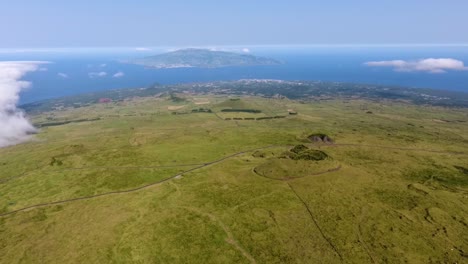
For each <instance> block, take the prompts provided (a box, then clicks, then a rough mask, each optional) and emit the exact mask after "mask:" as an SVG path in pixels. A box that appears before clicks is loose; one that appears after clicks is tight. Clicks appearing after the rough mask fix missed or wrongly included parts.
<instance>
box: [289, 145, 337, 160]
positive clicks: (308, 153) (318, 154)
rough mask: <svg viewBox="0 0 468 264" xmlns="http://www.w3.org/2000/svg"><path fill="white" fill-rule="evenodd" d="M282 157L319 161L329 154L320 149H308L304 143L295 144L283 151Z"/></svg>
mask: <svg viewBox="0 0 468 264" xmlns="http://www.w3.org/2000/svg"><path fill="white" fill-rule="evenodd" d="M282 158H289V159H292V160H314V161H320V160H324V159H327V158H329V156H328V155H327V153H325V152H323V151H321V150H317V149H310V148H308V147H306V146H304V145H296V146H294V147H293V148H292V149H291V150H289V151H287V152H285V153H283V155H282Z"/></svg>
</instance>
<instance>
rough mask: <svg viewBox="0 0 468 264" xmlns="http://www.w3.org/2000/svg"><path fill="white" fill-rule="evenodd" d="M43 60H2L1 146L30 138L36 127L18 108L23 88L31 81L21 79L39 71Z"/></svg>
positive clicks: (0, 91) (0, 90) (0, 95)
mask: <svg viewBox="0 0 468 264" xmlns="http://www.w3.org/2000/svg"><path fill="white" fill-rule="evenodd" d="M46 63H48V62H43V61H1V62H0V147H5V146H10V145H15V144H18V143H21V142H23V141H26V140H28V139H30V137H31V134H33V133H34V132H35V131H36V129H35V128H34V127H33V126H32V125H31V123H30V122H29V121H28V120H27V119H26V117H25V115H24V113H23V112H22V111H20V110H18V109H17V108H16V105H17V103H18V100H19V93H20V92H21V90H23V89H26V88H28V87H30V85H31V83H30V82H26V81H21V80H20V79H21V78H22V77H23V76H24V75H25V74H26V73H28V72H33V71H38V70H39V65H41V64H46Z"/></svg>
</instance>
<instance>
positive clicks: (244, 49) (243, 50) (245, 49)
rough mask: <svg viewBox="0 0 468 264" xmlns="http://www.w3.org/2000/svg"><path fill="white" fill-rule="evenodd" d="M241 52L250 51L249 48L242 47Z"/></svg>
mask: <svg viewBox="0 0 468 264" xmlns="http://www.w3.org/2000/svg"><path fill="white" fill-rule="evenodd" d="M242 52H245V53H250V50H249V49H248V48H243V49H242Z"/></svg>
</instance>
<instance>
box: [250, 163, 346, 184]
mask: <svg viewBox="0 0 468 264" xmlns="http://www.w3.org/2000/svg"><path fill="white" fill-rule="evenodd" d="M339 170H341V165H338V167H336V168H332V169H328V170H326V171H322V172H316V173H311V174H308V175H305V176H302V177H291V176H286V177H283V178H278V179H277V178H272V177H268V176H264V175H261V174H260V173H258V172H257V171H256V170H255V168H254V169H253V170H252V171H253V172H254V173H255V174H257V175H258V176H260V177H264V178H267V179H270V180H274V181H291V180H295V179H302V178H305V177H310V176H319V175H324V174H328V173H331V172H335V171H339Z"/></svg>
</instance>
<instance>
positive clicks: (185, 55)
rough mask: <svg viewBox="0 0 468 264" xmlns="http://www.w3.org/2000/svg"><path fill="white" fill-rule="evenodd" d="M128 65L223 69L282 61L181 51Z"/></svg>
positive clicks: (248, 56) (227, 54)
mask: <svg viewBox="0 0 468 264" xmlns="http://www.w3.org/2000/svg"><path fill="white" fill-rule="evenodd" d="M128 63H131V64H138V65H143V66H146V67H151V68H157V69H167V68H192V67H196V68H221V67H229V66H260V65H279V64H281V62H280V61H277V60H274V59H270V58H264V57H257V56H254V55H250V54H240V53H234V52H226V51H213V50H207V49H181V50H176V51H173V52H168V53H164V54H159V55H155V56H150V57H146V58H141V59H134V60H131V61H128Z"/></svg>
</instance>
